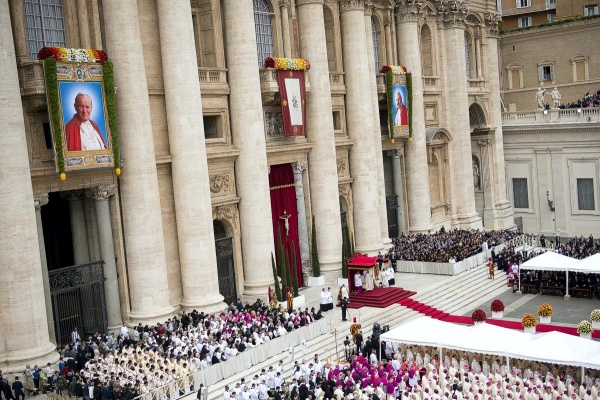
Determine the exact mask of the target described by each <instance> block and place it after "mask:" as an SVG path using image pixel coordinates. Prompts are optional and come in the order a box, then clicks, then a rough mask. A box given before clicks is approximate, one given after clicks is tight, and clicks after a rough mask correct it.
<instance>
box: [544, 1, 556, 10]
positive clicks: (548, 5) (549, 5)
mask: <svg viewBox="0 0 600 400" xmlns="http://www.w3.org/2000/svg"><path fill="white" fill-rule="evenodd" d="M553 8H556V0H546V10H551V9H553Z"/></svg>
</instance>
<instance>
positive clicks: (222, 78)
mask: <svg viewBox="0 0 600 400" xmlns="http://www.w3.org/2000/svg"><path fill="white" fill-rule="evenodd" d="M198 78H199V79H200V90H201V91H202V92H212V93H216V92H218V93H224V94H229V84H228V83H227V68H216V67H199V68H198Z"/></svg>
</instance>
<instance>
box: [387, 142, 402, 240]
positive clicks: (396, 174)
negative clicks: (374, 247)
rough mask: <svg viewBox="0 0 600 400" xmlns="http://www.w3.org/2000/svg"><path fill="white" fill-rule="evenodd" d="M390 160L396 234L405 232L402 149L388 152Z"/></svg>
mask: <svg viewBox="0 0 600 400" xmlns="http://www.w3.org/2000/svg"><path fill="white" fill-rule="evenodd" d="M388 155H389V156H390V157H391V158H392V176H393V179H394V195H395V196H396V205H397V207H398V208H396V217H397V219H398V233H404V232H406V217H405V215H404V187H403V186H402V164H401V163H400V157H404V149H397V150H391V151H388Z"/></svg>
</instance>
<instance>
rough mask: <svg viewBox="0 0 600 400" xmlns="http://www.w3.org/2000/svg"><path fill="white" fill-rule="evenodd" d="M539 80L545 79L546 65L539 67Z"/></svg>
mask: <svg viewBox="0 0 600 400" xmlns="http://www.w3.org/2000/svg"><path fill="white" fill-rule="evenodd" d="M538 80H539V81H540V82H543V81H544V67H538Z"/></svg>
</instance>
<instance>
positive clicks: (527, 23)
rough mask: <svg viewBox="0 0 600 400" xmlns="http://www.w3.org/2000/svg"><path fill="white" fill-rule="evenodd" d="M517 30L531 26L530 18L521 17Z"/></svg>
mask: <svg viewBox="0 0 600 400" xmlns="http://www.w3.org/2000/svg"><path fill="white" fill-rule="evenodd" d="M518 22H519V28H527V27H528V26H531V25H532V24H533V23H532V21H531V17H521V18H519V21H518Z"/></svg>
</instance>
